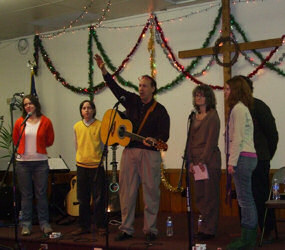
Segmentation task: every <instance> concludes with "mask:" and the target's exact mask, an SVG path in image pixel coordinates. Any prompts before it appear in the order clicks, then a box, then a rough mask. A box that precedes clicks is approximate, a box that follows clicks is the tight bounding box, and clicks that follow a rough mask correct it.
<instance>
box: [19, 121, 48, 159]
mask: <svg viewBox="0 0 285 250" xmlns="http://www.w3.org/2000/svg"><path fill="white" fill-rule="evenodd" d="M39 125H40V120H39V121H38V122H37V123H35V124H34V123H30V122H28V121H27V122H26V128H25V153H24V154H22V155H17V161H44V160H47V159H48V157H47V155H46V154H39V153H37V133H38V128H39Z"/></svg>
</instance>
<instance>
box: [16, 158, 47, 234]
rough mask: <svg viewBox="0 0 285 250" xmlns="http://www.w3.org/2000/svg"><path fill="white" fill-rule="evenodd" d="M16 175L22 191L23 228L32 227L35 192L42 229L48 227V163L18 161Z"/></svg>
mask: <svg viewBox="0 0 285 250" xmlns="http://www.w3.org/2000/svg"><path fill="white" fill-rule="evenodd" d="M16 173H17V179H18V185H19V189H20V191H21V209H22V222H21V224H22V226H25V227H28V228H30V229H31V227H32V214H33V190H34V192H35V196H36V200H37V211H38V219H39V223H40V227H41V228H43V227H45V226H47V225H48V223H49V211H48V199H47V186H48V173H49V167H48V161H17V164H16ZM33 185H34V189H33Z"/></svg>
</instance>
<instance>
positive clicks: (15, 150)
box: [0, 123, 26, 249]
mask: <svg viewBox="0 0 285 250" xmlns="http://www.w3.org/2000/svg"><path fill="white" fill-rule="evenodd" d="M25 127H26V123H24V124H23V128H22V131H21V133H20V136H19V139H18V141H17V144H16V145H15V147H13V153H12V155H11V158H10V161H9V162H8V167H7V170H6V173H5V175H4V177H3V179H2V181H1V184H0V186H1V187H2V185H3V184H4V181H5V179H6V176H7V173H8V171H9V168H10V166H11V164H12V163H13V171H12V182H13V211H14V223H15V227H14V235H15V249H21V248H20V245H19V239H18V216H17V215H18V211H17V208H18V202H17V197H16V169H15V167H16V164H15V155H16V152H17V149H18V147H19V144H20V141H21V138H22V136H23V134H24V131H25Z"/></svg>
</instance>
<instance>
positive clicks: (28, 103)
mask: <svg viewBox="0 0 285 250" xmlns="http://www.w3.org/2000/svg"><path fill="white" fill-rule="evenodd" d="M28 105H34V104H33V103H31V102H27V103H24V107H27V106H28Z"/></svg>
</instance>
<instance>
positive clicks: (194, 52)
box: [178, 38, 282, 58]
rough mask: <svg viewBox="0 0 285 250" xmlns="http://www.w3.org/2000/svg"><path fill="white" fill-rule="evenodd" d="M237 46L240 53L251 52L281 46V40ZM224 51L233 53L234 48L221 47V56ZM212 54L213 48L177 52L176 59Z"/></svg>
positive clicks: (274, 39)
mask: <svg viewBox="0 0 285 250" xmlns="http://www.w3.org/2000/svg"><path fill="white" fill-rule="evenodd" d="M238 45H239V49H240V50H241V51H245V50H253V49H264V48H270V47H276V46H281V45H282V39H281V38H273V39H268V40H261V41H254V42H245V43H239V44H238ZM225 51H230V52H234V51H235V46H234V45H233V44H231V45H230V46H223V47H221V49H220V53H221V54H223V53H224V52H225ZM213 54H214V50H213V47H209V48H201V49H192V50H184V51H179V52H178V57H179V58H190V57H197V56H206V55H213Z"/></svg>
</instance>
